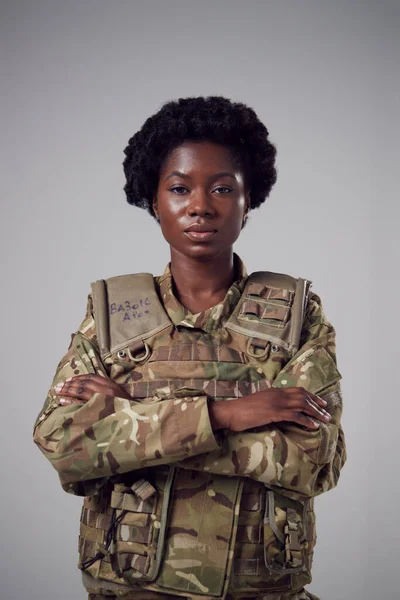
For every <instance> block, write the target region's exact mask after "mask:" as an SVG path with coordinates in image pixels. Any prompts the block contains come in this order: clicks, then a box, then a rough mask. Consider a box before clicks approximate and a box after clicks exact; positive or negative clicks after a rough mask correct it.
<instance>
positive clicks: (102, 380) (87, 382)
mask: <svg viewBox="0 0 400 600" xmlns="http://www.w3.org/2000/svg"><path fill="white" fill-rule="evenodd" d="M53 390H54V393H55V395H56V396H62V397H60V398H59V402H60V404H61V405H62V406H67V405H68V404H84V403H85V402H87V401H88V400H90V398H91V397H92V396H93V394H94V393H95V392H100V393H101V394H105V395H106V396H119V397H120V398H126V399H127V400H133V398H132V396H130V395H129V394H128V392H127V391H126V389H125V388H124V387H122V385H119V384H118V383H115V381H113V380H112V379H109V378H108V377H102V376H101V375H96V374H95V373H87V374H86V375H75V376H74V377H70V378H69V379H67V380H66V381H65V382H64V383H58V384H57V385H56V386H54V388H53Z"/></svg>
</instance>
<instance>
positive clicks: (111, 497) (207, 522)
mask: <svg viewBox="0 0 400 600" xmlns="http://www.w3.org/2000/svg"><path fill="white" fill-rule="evenodd" d="M235 265H236V273H237V280H236V281H235V282H234V283H233V284H232V286H231V287H230V289H229V290H228V292H227V294H226V296H225V298H224V300H223V301H222V302H220V303H219V304H217V305H215V306H213V307H212V308H210V309H208V310H206V311H204V312H202V313H199V314H197V315H193V314H191V313H190V312H189V311H188V310H187V309H185V308H184V307H183V306H182V305H181V304H180V302H179V301H178V299H177V298H176V296H175V294H174V286H173V280H172V276H171V271H170V265H167V267H166V269H165V271H164V273H163V275H162V276H159V277H155V278H154V289H155V293H154V296H153V297H152V296H148V295H146V294H145V295H143V294H142V293H141V291H140V290H136V291H135V292H134V293H133V292H132V297H127V298H126V299H125V300H124V301H123V302H122V301H121V299H120V300H119V301H118V302H112V299H113V298H112V296H110V297H108V296H107V294H112V289H113V288H112V286H111V283H109V285H110V287H109V288H108V292H107V293H106V296H107V298H108V300H109V303H108V305H107V306H108V308H107V311H108V315H105V313H102V312H101V308H100V304H99V299H98V296H96V298H97V300H96V298H93V293H91V294H89V296H88V302H87V311H86V316H85V319H84V320H83V322H82V323H81V325H80V327H79V328H78V330H77V331H76V333H75V334H73V335H72V339H71V343H70V346H69V348H68V351H67V352H66V354H65V356H64V357H63V358H62V359H61V361H60V363H59V364H58V367H57V371H56V374H55V376H54V379H53V382H52V387H51V388H50V390H49V393H48V396H47V399H46V401H45V404H44V406H43V409H42V411H41V412H40V414H39V416H38V418H37V420H36V423H35V428H34V441H35V443H36V444H37V445H38V447H39V448H40V450H41V451H42V452H43V453H44V455H45V456H46V457H47V458H48V459H49V461H50V462H51V463H52V465H53V466H54V468H55V469H56V470H57V471H58V474H59V477H60V482H61V485H62V487H63V489H64V490H65V491H66V492H68V493H71V494H75V495H80V496H84V497H85V498H84V502H83V507H82V514H81V523H80V534H79V543H78V547H79V563H78V567H79V568H80V569H81V570H82V576H83V583H84V586H85V588H86V590H87V591H88V593H89V598H90V599H91V600H103V598H106V597H107V598H111V599H112V598H113V597H118V598H120V597H122V598H125V600H130V599H131V598H141V599H142V598H143V599H146V598H148V599H149V600H150V599H158V600H161V599H163V598H164V597H165V598H169V600H172V599H173V598H190V599H193V600H200V599H203V600H211V599H213V600H217V599H221V598H226V600H228V599H229V600H236V599H239V598H253V599H256V598H257V599H261V598H265V600H284V599H285V600H286V599H289V598H290V599H292V600H296V599H297V600H303V599H307V598H315V596H313V595H312V594H310V593H309V592H306V591H305V589H304V586H305V585H306V584H308V583H309V582H310V581H311V565H312V558H313V551H314V546H315V543H316V532H315V513H314V497H315V496H317V495H319V494H321V493H323V492H326V491H328V490H330V489H332V488H334V487H335V486H336V485H337V482H338V478H339V475H340V470H341V468H342V466H343V465H344V463H345V461H346V448H345V438H344V434H343V430H342V427H341V424H340V419H341V414H342V395H341V391H340V384H339V380H340V379H341V375H340V373H339V371H338V369H337V366H336V354H335V331H334V328H333V327H332V325H331V324H330V323H329V322H328V321H327V320H326V318H325V316H324V313H323V310H322V307H321V301H320V298H319V297H318V296H317V295H316V294H314V293H312V292H311V291H309V289H308V288H307V289H306V291H307V293H306V295H305V296H304V307H303V308H304V310H303V313H302V320H301V324H300V328H299V331H298V342H297V343H292V342H291V340H292V341H293V339H294V338H293V331H294V329H295V327H294V328H293V326H295V325H296V324H295V323H294V320H295V319H294V308H293V307H294V305H295V303H296V302H297V303H298V299H297V300H296V294H297V296H298V295H299V294H298V293H297V292H296V293H295V292H294V290H295V289H297V288H295V284H296V280H295V279H294V278H290V277H289V276H286V275H285V276H279V277H278V276H277V277H275V278H274V277H272V279H271V281H272V284H271V285H263V284H262V283H259V282H257V281H256V282H252V283H251V284H250V283H249V282H250V279H251V278H248V275H247V272H246V269H245V266H244V265H243V263H242V261H241V260H240V258H239V257H238V256H237V255H235ZM120 277H124V276H120ZM111 280H113V281H116V282H118V281H122V279H121V280H118V277H117V278H110V280H107V282H111ZM278 283H279V285H278ZM308 283H310V282H308ZM94 289H95V288H94V287H93V284H92V292H93V291H94ZM104 289H106V290H107V288H104ZM115 289H116V288H115ZM100 295H101V294H100ZM155 302H159V303H160V306H161V307H162V311H161V312H162V313H163V314H161V312H160V310H158V313H157V315H158V317H157V318H158V319H159V320H158V321H157V322H156V321H154V319H153V317H152V306H153V305H154V304H155ZM96 303H97V308H96ZM153 312H154V311H153ZM148 316H149V318H151V319H153V321H152V330H151V331H150V332H147V334H146V335H144V333H143V332H142V334H141V335H133V337H132V332H137V331H139V333H140V332H141V331H142V330H143V326H142V325H140V323H141V322H143V320H144V321H145V320H146V318H147V317H148ZM105 318H108V319H109V321H110V323H114V324H115V331H117V330H118V331H119V334H118V335H119V337H118V335H116V337H114V338H113V336H112V335H111V341H110V333H109V331H111V329H110V330H109V329H107V330H106V329H105V326H104V323H103V321H104V319H105ZM95 319H96V320H95ZM291 321H292V322H291ZM100 322H101V323H100ZM107 327H108V326H107ZM109 327H110V328H111V325H109ZM113 327H114V325H113ZM129 327H131V328H133V329H132V330H131V334H130V335H131V337H130V339H125V338H124V336H122V337H121V331H122V332H123V333H124V331H125V329H126V328H129ZM141 327H142V330H141V329H140V328H141ZM257 327H258V329H257ZM118 328H119V329H118ZM124 328H125V329H124ZM135 328H136V329H135ZM137 328H139V329H137ZM263 328H264V329H263ZM265 328H266V329H265ZM288 328H289V329H290V331H289V329H288ZM144 329H146V328H145V327H144ZM250 330H251V331H253V330H254V331H253V333H252V335H251V336H250V335H249V333H248V331H250ZM100 331H101V332H102V335H101V339H100V337H99V332H100ZM143 331H144V330H143ZM257 331H258V332H260V333H259V334H257ZM285 331H289V333H290V332H291V333H290V335H289V336H286V338H285V336H284V335H283V332H285ZM265 332H267V333H265ZM124 335H125V334H124ZM125 337H128V338H129V336H125ZM145 338H146V339H145ZM105 340H106V341H105ZM125 342H127V343H125ZM85 373H96V374H100V375H103V376H105V377H109V378H111V379H113V380H114V381H115V382H117V383H119V384H120V385H122V386H123V387H124V388H125V389H126V390H127V391H128V392H129V394H130V395H131V396H132V397H133V398H134V400H127V399H125V398H121V397H112V396H107V395H105V394H102V393H99V392H97V393H95V394H93V396H92V398H91V399H90V400H89V401H88V402H86V403H85V404H83V405H77V404H72V405H68V406H60V403H59V397H58V396H56V395H55V394H54V390H53V386H55V385H56V384H57V383H58V382H61V381H65V380H66V379H67V378H68V377H72V376H74V375H78V374H85ZM271 386H274V387H293V386H302V387H304V388H305V389H307V390H309V391H310V392H313V393H316V394H318V395H320V396H322V397H323V398H325V400H326V401H327V403H328V404H327V406H326V410H327V411H328V412H329V413H330V414H331V416H332V418H331V421H330V422H329V423H328V424H324V423H321V424H320V427H319V428H318V430H316V431H312V430H308V429H305V428H303V427H301V426H299V425H296V424H294V423H290V422H283V421H282V422H280V423H279V424H269V425H265V426H261V427H258V428H254V429H251V430H247V431H243V432H233V431H229V430H222V431H217V432H213V430H212V427H211V423H210V418H209V412H208V405H209V403H210V402H215V401H229V399H232V398H237V397H240V396H245V395H247V394H251V393H254V392H256V391H260V390H265V389H268V388H270V387H271Z"/></svg>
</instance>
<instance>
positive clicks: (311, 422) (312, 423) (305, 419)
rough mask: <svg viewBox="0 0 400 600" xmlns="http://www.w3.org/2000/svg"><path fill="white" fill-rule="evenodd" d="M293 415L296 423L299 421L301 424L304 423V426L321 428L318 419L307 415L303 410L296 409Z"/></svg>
mask: <svg viewBox="0 0 400 600" xmlns="http://www.w3.org/2000/svg"><path fill="white" fill-rule="evenodd" d="M292 415H293V418H292V421H293V422H294V423H298V424H299V425H303V426H304V427H307V428H308V429H313V430H314V431H315V430H316V429H318V428H319V423H318V421H316V420H315V419H313V418H312V417H310V416H307V415H305V414H304V413H302V412H297V411H295V412H294V413H292Z"/></svg>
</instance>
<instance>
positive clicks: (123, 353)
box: [118, 350, 126, 358]
mask: <svg viewBox="0 0 400 600" xmlns="http://www.w3.org/2000/svg"><path fill="white" fill-rule="evenodd" d="M125 356H126V352H125V350H118V358H125Z"/></svg>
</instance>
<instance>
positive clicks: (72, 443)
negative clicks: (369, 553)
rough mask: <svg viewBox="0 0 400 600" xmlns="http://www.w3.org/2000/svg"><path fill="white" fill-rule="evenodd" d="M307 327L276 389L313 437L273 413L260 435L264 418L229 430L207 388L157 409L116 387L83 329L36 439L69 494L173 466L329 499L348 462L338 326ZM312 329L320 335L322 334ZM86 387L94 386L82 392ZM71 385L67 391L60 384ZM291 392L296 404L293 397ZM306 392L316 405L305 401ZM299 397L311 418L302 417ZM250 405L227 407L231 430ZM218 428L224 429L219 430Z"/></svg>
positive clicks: (167, 399) (171, 398) (182, 393)
mask: <svg viewBox="0 0 400 600" xmlns="http://www.w3.org/2000/svg"><path fill="white" fill-rule="evenodd" d="M87 319H90V315H88V316H87ZM309 321H310V327H309V329H308V330H307V335H306V336H305V343H304V345H303V346H302V349H301V351H300V352H299V353H298V354H297V355H296V356H295V357H294V358H293V359H292V360H291V361H290V363H288V364H287V365H286V367H285V368H284V369H283V371H282V372H281V373H280V374H279V376H278V378H277V380H276V381H275V383H274V388H276V390H275V392H278V388H279V391H280V393H281V396H280V397H281V398H284V397H286V398H287V399H290V400H291V413H290V415H292V414H293V415H295V414H299V415H300V414H301V416H302V419H305V418H307V419H308V421H306V423H307V424H308V427H311V430H310V429H308V427H307V425H306V423H305V422H304V421H302V422H299V423H297V424H295V423H294V422H293V420H291V419H290V418H289V416H290V415H289V413H285V414H284V413H283V411H282V410H281V411H280V412H278V413H277V414H279V415H281V419H280V420H278V421H277V415H275V421H273V422H270V423H268V424H263V425H262V426H261V427H256V428H255V427H254V425H255V424H259V423H260V412H259V411H256V412H255V413H254V416H255V417H256V418H257V420H256V421H255V422H254V423H253V426H252V427H251V422H250V427H248V428H246V429H247V430H245V431H243V430H242V431H235V430H232V429H227V428H226V427H225V426H224V425H225V424H224V422H223V420H222V421H221V420H219V419H221V409H219V412H220V414H219V416H218V410H215V409H216V408H217V406H218V405H221V402H217V403H214V402H213V401H210V399H209V398H207V396H206V395H204V393H203V392H201V391H199V390H190V389H186V388H181V389H180V390H175V391H174V393H173V394H169V395H165V394H163V393H161V392H160V394H159V396H158V397H155V398H154V399H153V400H154V401H153V402H151V401H150V400H151V399H149V402H144V403H142V402H136V401H135V400H134V399H132V398H130V397H129V395H128V394H127V392H126V390H125V389H124V388H123V387H122V386H119V385H118V384H116V383H115V382H113V381H111V380H110V379H108V377H107V374H106V373H105V370H104V366H103V364H102V362H101V359H100V357H99V353H98V350H97V347H96V345H95V344H94V343H93V341H92V340H90V339H89V338H88V337H86V336H85V335H84V334H83V333H81V329H82V327H81V328H80V330H78V332H77V333H76V334H75V336H74V337H73V340H72V342H71V346H70V348H69V350H68V352H67V354H66V355H65V356H64V357H63V359H62V360H61V361H60V363H59V366H58V368H57V371H56V374H55V376H54V379H53V382H52V386H51V388H50V390H49V393H48V396H47V399H46V402H45V405H44V407H43V409H42V411H41V413H40V414H39V416H38V418H37V420H36V423H35V428H34V441H35V443H36V444H37V445H38V447H39V448H40V450H41V451H42V452H43V453H44V455H45V456H46V457H47V458H48V459H49V461H50V462H51V463H52V465H53V466H54V468H55V469H56V470H57V471H58V473H59V476H60V480H61V484H62V487H63V488H64V489H65V491H67V492H70V493H73V494H78V495H90V494H92V493H95V492H96V491H97V490H98V489H99V487H101V486H102V484H103V482H104V481H105V480H106V479H107V478H108V477H110V476H113V475H116V474H119V473H124V472H127V471H131V470H135V469H139V468H143V467H149V466H157V465H159V464H165V463H173V462H175V463H177V464H178V465H179V466H181V467H183V468H187V469H195V470H196V469H197V470H206V471H210V472H215V473H222V474H226V475H236V476H246V477H252V478H254V479H257V480H259V481H262V482H263V483H265V485H267V486H268V487H271V488H273V487H274V486H275V487H276V488H279V491H280V492H281V493H286V494H287V495H291V496H292V497H295V498H304V497H309V496H313V495H317V494H319V493H322V492H324V491H327V490H328V489H330V488H331V487H334V486H335V485H336V483H337V480H338V477H339V473H340V469H341V467H342V466H343V464H344V462H345V460H346V451H345V444H344V435H343V431H342V429H341V426H340V417H341V412H342V404H341V393H340V388H339V379H340V374H339V372H338V371H337V368H336V361H335V358H334V332H333V330H332V328H330V330H329V327H328V329H327V330H326V329H324V327H322V329H321V323H317V322H316V321H315V319H314V321H313V320H312V319H311V320H310V318H309ZM84 323H85V321H84ZM312 326H314V329H315V327H317V329H316V331H314V335H313V332H312ZM83 329H84V330H85V329H86V330H87V327H84V328H83ZM316 332H317V335H315V333H316ZM310 363H312V365H310ZM77 370H78V371H80V373H79V374H78V375H77V374H76V371H77ZM88 374H92V375H91V376H90V377H89V378H88V377H87V375H88ZM82 379H86V380H87V379H89V382H88V383H87V386H84V389H83V390H82V385H81V384H82ZM67 380H69V381H67ZM66 381H67V383H66V384H65V385H64V387H61V386H60V385H59V384H60V383H64V382H66ZM299 382H301V386H299V385H298V384H299ZM57 385H58V387H57ZM293 388H297V389H295V392H296V394H295V395H297V400H296V401H295V400H294V399H293V397H292V396H293V393H292V394H291V393H290V390H291V389H293ZM301 390H303V391H301ZM305 390H308V391H309V392H310V395H309V396H310V397H311V399H313V400H312V402H311V403H310V401H309V400H308V401H305V398H306V397H307V394H306V393H305ZM272 391H274V390H272ZM317 393H319V394H320V395H322V396H324V398H325V401H326V403H327V404H326V405H325V406H326V409H327V411H328V412H329V413H330V416H331V418H330V419H329V420H328V421H325V422H323V420H322V414H323V412H322V410H323V409H322V406H324V404H323V403H322V401H320V402H319V401H318V396H316V395H315V394H317ZM156 396H157V395H156ZM253 396H255V395H253ZM300 397H301V402H303V404H302V406H304V410H303V409H300V408H299V410H295V408H296V406H300V404H299V403H300ZM62 398H66V402H64V405H63V402H62ZM247 398H251V396H248V397H247ZM270 399H271V400H272V394H270ZM161 400H162V401H161ZM253 400H254V399H253ZM245 402H246V399H245V398H241V399H234V400H231V401H230V402H227V403H223V404H226V406H227V408H224V411H225V416H226V417H229V418H228V421H227V422H229V423H230V424H231V423H232V415H233V414H236V415H237V421H238V422H240V421H241V420H242V417H241V414H242V415H243V413H240V410H237V409H238V407H239V404H240V403H241V406H242V409H243V407H244V408H245V409H246V410H247V411H248V409H247V407H246V406H245ZM295 402H297V404H296V406H295ZM304 402H305V403H304ZM318 402H319V406H318V408H317V403H318ZM234 403H236V407H235V405H234ZM288 404H290V402H289V400H288ZM262 405H264V406H267V405H268V403H267V402H266V401H265V398H264V402H262V401H261V398H260V406H262ZM234 408H235V410H234ZM307 411H308V412H307ZM267 412H268V411H267ZM311 414H312V415H313V418H314V419H315V418H318V419H321V421H320V424H319V426H318V427H317V426H313V425H312V423H311V422H309V417H310V415H311ZM270 416H271V414H270ZM293 418H299V417H293ZM264 420H265V419H264ZM233 422H234V421H233ZM213 426H214V429H215V430H217V429H221V431H213ZM220 426H221V427H220ZM242 426H243V423H242Z"/></svg>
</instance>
